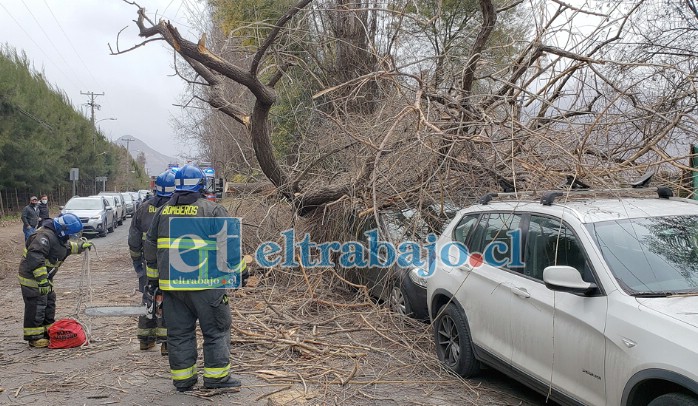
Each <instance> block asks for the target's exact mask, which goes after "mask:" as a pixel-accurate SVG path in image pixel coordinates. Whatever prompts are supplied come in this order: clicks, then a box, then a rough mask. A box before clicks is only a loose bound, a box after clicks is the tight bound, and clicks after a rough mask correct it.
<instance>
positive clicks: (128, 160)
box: [121, 135, 135, 190]
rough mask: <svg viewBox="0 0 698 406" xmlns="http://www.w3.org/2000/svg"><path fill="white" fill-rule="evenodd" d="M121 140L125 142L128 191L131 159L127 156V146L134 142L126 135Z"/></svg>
mask: <svg viewBox="0 0 698 406" xmlns="http://www.w3.org/2000/svg"><path fill="white" fill-rule="evenodd" d="M121 140H122V141H125V142H126V190H128V181H129V179H130V178H131V170H130V168H129V167H130V165H129V163H130V161H131V159H130V156H129V154H128V144H129V142H131V141H135V139H133V138H131V136H129V135H127V136H126V138H122V139H121Z"/></svg>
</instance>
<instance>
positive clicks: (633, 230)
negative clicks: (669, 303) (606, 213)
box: [590, 216, 698, 296]
mask: <svg viewBox="0 0 698 406" xmlns="http://www.w3.org/2000/svg"><path fill="white" fill-rule="evenodd" d="M590 228H591V230H590V231H591V233H592V235H593V236H594V238H595V240H596V243H597V244H598V246H599V248H600V249H601V252H602V253H603V256H604V258H605V259H606V262H607V263H608V266H609V267H610V268H611V272H613V275H614V276H615V278H616V279H617V280H618V282H620V284H621V286H622V287H623V289H624V290H625V291H626V292H628V293H629V294H633V295H637V296H669V295H675V294H696V293H698V216H669V217H652V218H645V219H632V220H617V221H604V222H599V223H594V224H592V225H590Z"/></svg>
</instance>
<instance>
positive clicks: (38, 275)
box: [32, 266, 48, 279]
mask: <svg viewBox="0 0 698 406" xmlns="http://www.w3.org/2000/svg"><path fill="white" fill-rule="evenodd" d="M32 274H34V278H35V279H43V278H45V277H46V275H48V271H47V270H46V267H45V266H42V267H39V268H36V269H35V270H33V271H32Z"/></svg>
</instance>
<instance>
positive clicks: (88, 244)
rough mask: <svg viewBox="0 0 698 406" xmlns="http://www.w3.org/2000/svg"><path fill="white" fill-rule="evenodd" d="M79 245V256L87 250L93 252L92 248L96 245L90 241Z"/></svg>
mask: <svg viewBox="0 0 698 406" xmlns="http://www.w3.org/2000/svg"><path fill="white" fill-rule="evenodd" d="M78 244H79V246H78V254H80V253H82V252H83V251H85V250H91V249H92V246H93V245H94V244H92V243H91V242H89V241H81V242H79V243H78Z"/></svg>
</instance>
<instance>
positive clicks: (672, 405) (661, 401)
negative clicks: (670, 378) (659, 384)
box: [647, 393, 698, 406]
mask: <svg viewBox="0 0 698 406" xmlns="http://www.w3.org/2000/svg"><path fill="white" fill-rule="evenodd" d="M697 405H698V399H696V398H695V397H693V396H690V395H686V394H685V393H667V394H664V395H662V396H659V397H656V398H654V399H653V400H652V401H651V402H650V403H648V404H647V406H697Z"/></svg>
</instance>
